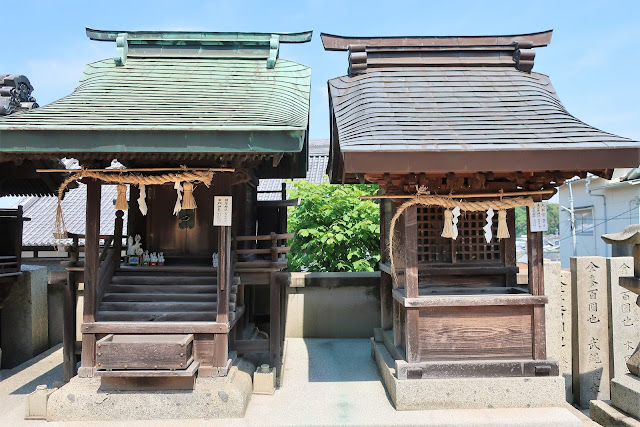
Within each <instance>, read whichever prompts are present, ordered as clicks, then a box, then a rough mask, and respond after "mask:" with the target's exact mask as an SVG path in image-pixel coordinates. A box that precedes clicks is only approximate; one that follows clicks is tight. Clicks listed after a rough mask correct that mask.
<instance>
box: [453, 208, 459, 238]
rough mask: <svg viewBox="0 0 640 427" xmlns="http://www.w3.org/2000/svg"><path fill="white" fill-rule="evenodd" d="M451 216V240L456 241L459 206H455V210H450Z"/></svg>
mask: <svg viewBox="0 0 640 427" xmlns="http://www.w3.org/2000/svg"><path fill="white" fill-rule="evenodd" d="M451 214H452V218H451V224H452V227H451V228H452V233H453V237H452V239H453V240H456V239H457V238H458V217H459V216H460V206H456V207H455V208H453V209H452V210H451Z"/></svg>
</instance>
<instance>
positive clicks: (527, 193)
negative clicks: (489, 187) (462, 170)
mask: <svg viewBox="0 0 640 427" xmlns="http://www.w3.org/2000/svg"><path fill="white" fill-rule="evenodd" d="M555 192H556V190H555V189H553V190H537V191H512V192H509V193H470V194H449V195H447V197H451V198H452V199H471V198H482V197H515V196H537V195H543V194H553V193H555ZM415 196H416V194H380V195H375V196H360V200H367V199H412V198H414V197H415ZM425 197H429V194H425Z"/></svg>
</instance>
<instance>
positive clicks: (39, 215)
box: [18, 184, 127, 246]
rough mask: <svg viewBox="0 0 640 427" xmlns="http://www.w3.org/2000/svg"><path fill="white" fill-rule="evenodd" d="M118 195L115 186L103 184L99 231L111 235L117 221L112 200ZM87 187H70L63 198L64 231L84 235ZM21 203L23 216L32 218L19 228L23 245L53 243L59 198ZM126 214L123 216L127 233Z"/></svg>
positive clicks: (47, 244) (34, 198) (28, 198)
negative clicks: (65, 228) (65, 229)
mask: <svg viewBox="0 0 640 427" xmlns="http://www.w3.org/2000/svg"><path fill="white" fill-rule="evenodd" d="M116 196H117V190H116V186H115V185H103V186H102V204H101V206H100V234H112V233H113V225H114V223H115V220H116V210H115V209H114V203H115V200H116ZM86 202H87V186H86V185H84V184H79V186H78V188H75V189H73V190H70V191H69V192H68V193H67V194H66V196H65V198H64V199H63V200H62V212H63V215H64V221H65V225H66V226H67V231H68V232H70V233H76V234H84V232H85V224H86ZM18 204H19V205H22V206H23V209H24V213H23V215H24V216H25V217H26V218H31V221H25V223H24V228H23V231H22V246H53V245H54V244H55V243H56V242H55V240H54V238H53V231H54V225H55V219H56V207H57V206H58V198H57V197H55V196H46V197H27V198H25V199H23V200H22V201H20V202H19V203H18ZM126 215H127V213H126V212H125V216H124V231H123V232H124V233H125V234H126V227H127V216H126Z"/></svg>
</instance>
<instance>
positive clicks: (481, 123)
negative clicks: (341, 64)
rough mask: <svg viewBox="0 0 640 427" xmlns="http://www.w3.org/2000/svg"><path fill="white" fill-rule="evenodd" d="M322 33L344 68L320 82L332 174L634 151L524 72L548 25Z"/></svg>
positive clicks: (626, 162) (503, 164) (566, 163)
mask: <svg viewBox="0 0 640 427" xmlns="http://www.w3.org/2000/svg"><path fill="white" fill-rule="evenodd" d="M321 36H322V39H323V43H324V44H325V48H326V49H327V50H349V72H350V74H349V75H346V76H342V77H338V78H334V79H331V80H329V82H328V85H329V96H330V105H331V106H332V108H331V116H332V118H331V119H332V146H331V147H332V148H331V150H332V154H331V158H332V164H331V165H330V169H331V179H332V181H334V182H335V181H340V180H341V179H342V178H343V176H344V175H349V174H351V180H353V174H361V173H367V172H368V173H384V172H389V173H410V172H427V171H428V172H430V173H448V172H456V173H457V172H473V171H494V172H498V171H500V172H509V171H542V172H544V171H546V170H565V171H573V170H577V171H580V170H585V171H591V170H604V169H613V168H614V167H633V166H637V165H638V163H639V161H640V143H638V142H636V141H632V140H630V139H628V138H623V137H620V136H617V135H613V134H610V133H607V132H603V131H601V130H599V129H596V128H594V127H592V126H589V125H588V124H586V123H584V122H582V121H580V120H578V119H577V118H575V117H574V116H572V115H571V114H570V113H569V112H568V111H567V110H566V109H565V108H564V106H563V105H562V103H561V102H560V100H559V99H558V96H557V95H556V92H555V90H554V89H553V86H552V85H551V82H550V80H549V77H547V76H546V75H544V74H539V73H531V72H530V71H531V68H532V67H533V58H534V56H535V52H533V50H532V47H536V46H544V45H546V44H548V42H549V41H550V39H551V32H546V33H535V34H524V35H519V36H507V37H497V36H492V37H467V38H456V37H451V38H446V37H445V38H438V37H424V38H402V37H397V38H394V37H390V38H344V37H338V36H331V35H325V34H322V35H321ZM578 154H580V155H578ZM347 180H348V181H349V179H347Z"/></svg>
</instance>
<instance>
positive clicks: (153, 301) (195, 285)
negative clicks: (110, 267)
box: [96, 266, 238, 322]
mask: <svg viewBox="0 0 640 427" xmlns="http://www.w3.org/2000/svg"><path fill="white" fill-rule="evenodd" d="M192 267H193V268H192ZM203 269H205V268H203V267H197V266H188V268H185V266H177V267H121V268H120V269H119V270H116V272H115V274H114V276H113V277H112V279H111V283H110V284H109V286H108V287H107V289H106V292H105V294H104V296H103V298H102V300H101V301H100V304H99V306H98V312H97V314H96V321H98V322H215V321H216V311H217V306H218V304H217V299H218V287H217V279H216V277H215V275H214V274H210V273H211V272H212V269H211V268H206V272H207V274H203V273H202V272H201V271H202V270H203ZM237 290H238V286H237V285H233V286H232V287H231V293H230V296H229V301H230V302H229V320H231V321H232V320H234V319H235V313H234V311H235V310H236V292H237Z"/></svg>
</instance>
